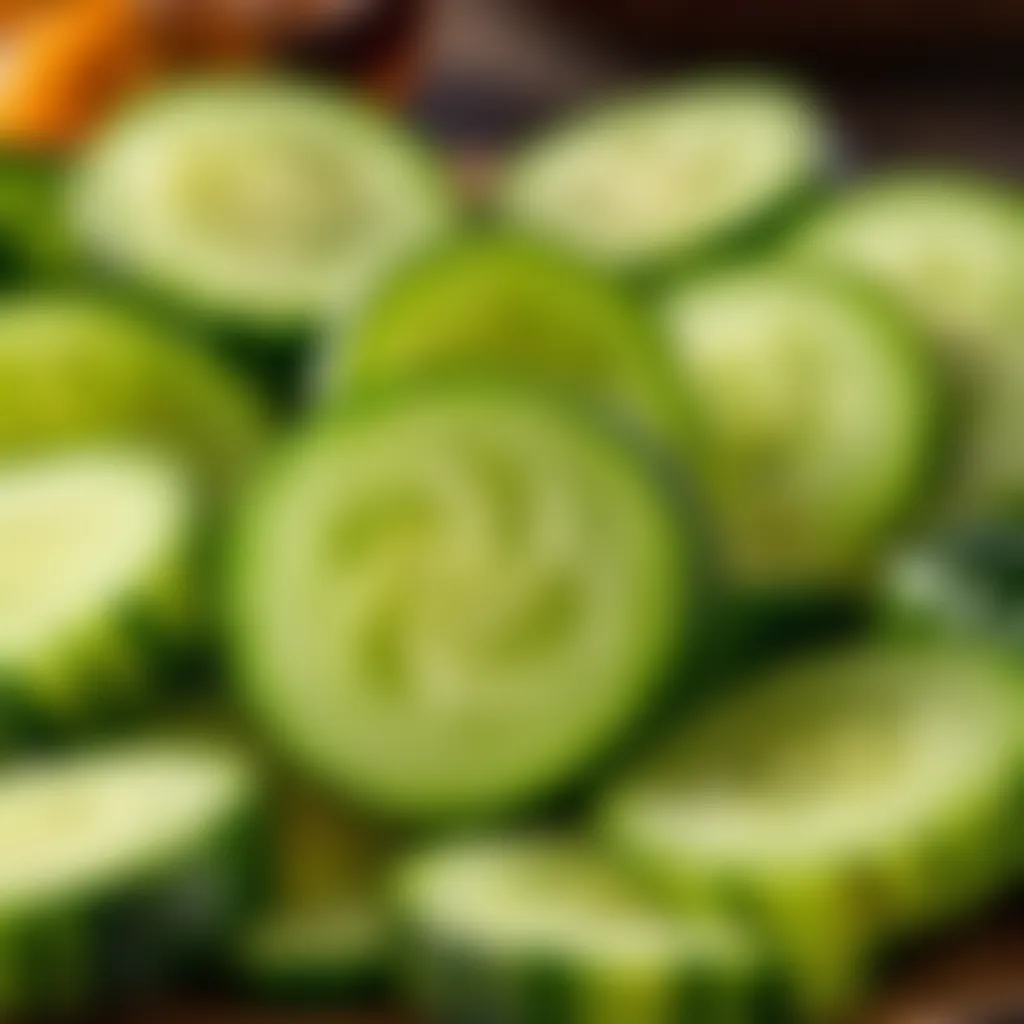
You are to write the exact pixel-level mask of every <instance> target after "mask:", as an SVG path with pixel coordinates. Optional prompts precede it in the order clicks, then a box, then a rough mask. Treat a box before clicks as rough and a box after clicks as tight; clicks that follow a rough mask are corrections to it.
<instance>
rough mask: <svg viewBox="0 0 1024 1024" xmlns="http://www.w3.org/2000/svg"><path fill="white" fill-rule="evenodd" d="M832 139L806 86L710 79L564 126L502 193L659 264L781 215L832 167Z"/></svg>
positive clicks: (643, 262) (519, 217)
mask: <svg viewBox="0 0 1024 1024" xmlns="http://www.w3.org/2000/svg"><path fill="white" fill-rule="evenodd" d="M829 150H830V145H829V143H828V140H827V132H826V130H825V128H824V126H823V125H822V123H821V120H820V118H819V116H818V114H817V113H816V112H815V110H814V108H813V103H812V102H811V100H810V99H809V97H807V96H806V95H805V94H804V93H803V92H801V91H800V90H799V89H797V88H795V87H793V86H790V85H788V84H785V83H782V82H779V81H770V80H767V79H754V78H726V77H722V78H710V79H699V80H696V81H690V82H685V83H682V84H680V85H678V86H676V87H674V88H669V89H664V90H661V91H657V92H653V93H650V94H647V95H641V96H637V97H634V98H632V99H627V100H622V101H618V102H615V103H613V104H611V105H609V106H606V107H603V108H600V109H598V110H596V111H594V112H593V113H591V114H590V115H588V116H585V117H583V118H580V119H577V120H575V121H573V122H570V123H569V124H567V125H566V126H564V127H562V128H560V129H559V128H556V129H555V130H554V131H552V132H551V133H550V134H549V135H548V136H547V137H546V138H542V139H541V140H540V141H539V142H537V143H536V144H535V145H534V146H533V147H532V148H529V149H527V151H526V152H525V154H523V155H522V156H521V157H520V158H519V159H517V160H513V162H512V165H511V168H510V170H509V172H508V175H507V177H506V180H505V182H504V186H503V189H502V192H501V196H500V201H501V205H502V209H503V212H504V214H505V215H506V217H508V218H509V219H510V220H512V221H514V222H516V223H518V224H521V225H523V226H524V227H526V228H528V229H530V230H533V231H536V232H538V233H540V234H541V235H543V236H545V237H547V238H550V239H552V240H554V241H557V242H559V243H561V244H562V245H564V246H566V247H567V248H569V249H572V250H574V251H575V252H577V253H580V254H582V255H583V256H585V257H587V258H588V259H591V260H593V261H595V262H597V263H600V264H602V265H603V266H606V267H609V268H612V269H613V270H616V271H622V272H627V273H630V274H638V273H640V274H649V273H651V272H655V271H657V270H658V269H659V268H662V267H664V266H665V265H666V264H669V263H673V262H676V261H683V262H687V263H690V262H692V261H694V260H695V259H697V258H703V257H704V256H706V255H707V254H708V253H709V252H710V251H712V250H715V249H717V248H720V247H722V246H723V245H725V244H726V243H734V242H736V241H738V240H739V239H740V238H741V237H742V236H743V235H752V234H753V233H755V231H756V229H759V228H763V227H766V226H767V225H768V223H769V222H770V221H772V220H775V219H776V218H780V217H781V216H782V215H783V214H784V212H785V211H786V210H787V209H788V208H791V207H792V206H793V205H795V204H796V202H797V201H798V200H799V199H801V198H802V197H804V196H805V195H807V194H808V193H809V192H811V191H812V190H813V189H814V188H815V186H816V185H818V183H819V182H820V181H821V180H822V179H823V178H824V176H825V174H826V172H827V166H828V163H829V161H830V152H829Z"/></svg>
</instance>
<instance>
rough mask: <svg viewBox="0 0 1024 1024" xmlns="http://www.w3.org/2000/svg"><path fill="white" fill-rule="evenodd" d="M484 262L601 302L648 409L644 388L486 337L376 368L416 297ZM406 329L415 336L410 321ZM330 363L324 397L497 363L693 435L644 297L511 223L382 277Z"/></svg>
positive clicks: (339, 338) (668, 430)
mask: <svg viewBox="0 0 1024 1024" xmlns="http://www.w3.org/2000/svg"><path fill="white" fill-rule="evenodd" d="M480 261H482V262H484V263H485V264H489V265H490V266H492V267H493V268H494V271H495V274H496V276H497V275H500V274H502V273H503V272H504V273H507V274H508V276H509V277H510V279H511V281H512V284H513V286H514V285H515V280H516V277H517V276H518V277H520V278H521V279H523V280H526V281H527V282H528V281H529V280H530V279H531V278H540V277H545V278H546V279H548V280H554V281H558V280H562V279H564V280H565V282H566V288H567V290H568V298H569V299H570V300H571V301H572V303H573V304H574V305H576V306H580V305H583V304H587V305H590V306H593V307H594V308H595V309H596V308H599V307H603V308H604V310H605V313H606V315H607V319H608V320H610V321H612V322H613V323H614V324H615V325H616V328H617V329H618V331H619V333H620V335H621V339H622V344H620V345H618V346H617V350H616V352H615V353H614V355H615V356H619V354H620V353H621V357H622V358H624V359H628V360H629V361H630V362H631V363H632V364H633V369H632V372H631V376H632V377H633V380H632V381H631V384H632V385H638V387H637V388H636V390H637V391H639V389H640V387H642V389H643V391H644V395H643V396H642V399H641V401H642V404H643V406H644V407H643V408H642V409H641V408H632V409H631V408H630V406H633V405H639V404H640V402H638V398H640V396H638V395H637V394H633V395H631V396H628V397H627V396H625V395H622V396H616V395H613V394H605V393H604V392H606V391H607V390H608V388H607V385H602V384H601V383H597V384H596V385H590V384H588V383H587V381H586V379H585V378H586V374H584V373H581V374H579V377H578V379H577V377H576V375H574V374H573V373H572V371H571V370H566V369H565V368H564V367H563V366H559V367H554V366H545V365H542V363H543V357H541V358H539V359H538V358H537V357H536V356H531V357H530V358H529V360H524V359H522V358H520V357H511V356H507V355H505V354H504V353H502V354H499V355H498V356H495V355H494V354H493V353H491V352H489V351H488V349H487V340H486V338H484V339H482V344H481V346H480V352H479V354H475V353H474V354H472V355H466V354H465V353H463V354H462V355H461V357H460V358H459V359H458V360H457V362H455V363H453V362H452V361H451V359H450V357H448V354H447V353H445V352H442V354H441V356H440V360H439V361H438V362H437V363H436V365H431V362H430V360H429V359H428V360H424V358H423V356H422V354H421V353H418V352H415V351H414V352H413V363H412V365H411V366H409V367H396V366H395V365H394V364H395V362H396V358H395V356H394V355H392V356H391V358H390V364H391V365H388V364H387V363H385V365H384V366H383V367H381V366H379V365H377V363H376V362H375V356H376V353H375V348H376V347H377V346H378V345H379V344H380V343H381V342H382V341H387V340H389V339H390V338H393V337H394V336H395V335H398V336H399V337H400V336H401V335H402V331H403V329H402V327H401V324H402V322H403V321H402V315H403V312H402V311H403V307H404V306H406V305H410V304H412V305H413V308H415V303H416V302H417V301H420V302H422V301H423V296H424V294H426V295H427V296H429V293H430V285H431V283H432V282H433V281H440V282H442V283H444V284H448V286H449V288H450V283H449V282H450V281H451V280H454V279H457V277H458V275H459V273H460V272H462V268H465V271H464V272H466V273H468V275H469V277H470V279H471V280H472V277H473V274H474V272H475V270H476V264H477V262H480ZM477 272H478V271H477ZM581 300H582V301H581ZM587 312H589V309H588V310H587ZM567 319H568V318H567ZM396 325H397V326H396ZM414 331H415V329H413V332H412V333H413V334H414ZM406 332H407V333H409V332H408V328H406ZM627 341H628V344H627V343H626V342H627ZM394 347H395V346H394V344H393V345H392V348H393V349H394ZM399 351H400V350H399ZM324 369H325V373H324V375H323V376H324V378H325V379H324V380H323V381H321V384H320V388H319V390H321V391H322V392H323V393H324V397H325V399H326V400H327V401H331V400H332V399H336V398H341V397H342V396H343V395H344V394H345V393H346V392H347V391H349V390H360V389H364V388H368V387H372V386H379V385H380V384H381V383H384V384H387V383H389V382H391V381H392V380H394V379H395V378H403V377H417V376H418V377H426V376H431V375H433V374H439V375H440V374H443V373H445V372H451V371H452V370H453V369H454V370H456V371H459V370H461V371H464V372H465V371H472V370H474V369H477V370H480V371H481V372H483V371H486V370H491V371H494V370H500V371H501V372H503V373H509V374H516V375H522V376H523V377H532V376H537V377H539V378H541V379H548V378H550V379H551V382H552V383H553V384H555V385H559V384H561V385H564V386H566V387H567V388H570V389H571V388H573V387H576V386H578V387H579V389H580V391H581V392H582V393H583V394H584V395H587V394H591V393H592V397H594V398H596V399H598V400H601V399H607V400H608V404H609V405H611V406H612V407H619V406H621V411H622V412H623V413H624V414H625V415H627V416H631V418H633V419H636V420H637V421H638V422H639V423H640V424H641V426H643V427H645V428H653V429H652V432H653V433H656V434H658V435H664V440H666V441H668V443H669V445H670V446H671V447H675V446H677V445H680V444H682V443H683V442H686V441H688V439H689V434H690V433H691V428H690V424H689V422H688V418H689V410H688V408H686V405H685V403H679V402H678V394H677V393H676V390H675V389H673V388H672V387H671V386H670V384H669V381H670V379H671V366H670V365H669V364H668V357H667V353H666V351H665V344H664V339H663V338H662V336H661V332H660V331H659V329H658V325H657V324H656V322H655V319H654V317H653V316H651V315H650V313H649V311H648V309H647V306H646V304H644V303H642V302H639V301H634V298H633V296H632V295H630V294H629V293H628V291H626V290H619V287H618V284H617V283H616V282H615V281H614V280H613V279H611V278H610V277H609V275H608V274H607V273H606V272H604V271H602V270H599V269H593V268H591V267H590V266H588V265H587V264H585V263H584V262H582V261H580V260H578V259H576V258H573V257H572V256H571V255H569V254H565V253H563V252H561V251H560V250H559V249H557V248H555V247H552V246H549V245H547V244H545V243H543V242H540V241H537V240H535V239H533V238H531V237H529V236H528V235H525V234H523V233H521V232H517V231H513V230H511V229H508V228H495V227H493V226H492V227H488V228H486V229H480V228H476V229H475V230H467V231H464V232H462V233H461V234H458V235H455V236H453V237H451V238H448V239H445V240H443V241H442V242H441V243H439V244H438V245H437V246H435V247H433V248H432V249H429V250H428V251H426V252H425V253H423V254H420V255H419V256H418V257H416V258H414V259H412V260H410V261H408V262H407V263H406V265H405V267H404V268H403V270H402V271H401V272H400V273H399V274H398V276H397V277H396V278H394V279H393V280H391V281H388V282H385V283H384V285H383V286H382V287H381V288H380V289H378V291H377V293H376V295H375V296H373V297H371V299H370V300H369V301H368V302H367V303H365V304H364V306H363V308H362V309H361V310H360V311H359V313H358V314H357V315H356V316H355V317H354V318H353V320H352V322H351V323H350V324H349V325H348V330H344V329H342V330H340V331H337V332H335V336H333V337H332V339H331V344H329V345H328V346H327V349H326V359H325V360H324ZM648 406H649V408H648Z"/></svg>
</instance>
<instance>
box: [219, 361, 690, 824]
mask: <svg viewBox="0 0 1024 1024" xmlns="http://www.w3.org/2000/svg"><path fill="white" fill-rule="evenodd" d="M687 522H688V520H687V517H686V516H685V515H684V516H683V517H682V520H680V516H679V509H678V508H677V507H676V505H675V504H674V503H673V502H672V501H670V500H668V499H667V497H666V495H665V494H664V492H663V489H662V488H661V487H660V486H659V483H658V482H657V481H656V480H655V479H654V478H653V477H652V476H651V475H650V474H649V473H648V472H647V471H646V469H645V468H644V467H643V466H642V464H641V463H640V462H639V461H638V460H637V459H636V458H635V456H634V452H633V451H631V450H629V449H627V447H626V446H624V445H622V444H620V443H617V441H616V439H615V438H614V436H613V435H612V434H610V433H608V432H605V431H603V430H602V429H599V427H598V425H597V424H595V423H593V422H592V421H591V419H590V418H589V417H586V416H584V415H582V414H581V413H577V412H576V411H575V410H573V409H568V408H565V407H564V406H563V404H562V402H561V401H560V399H559V398H556V396H555V395H554V394H553V393H552V394H548V393H544V392H537V391H534V390H530V389H527V388H524V387H521V386H513V385H512V384H510V383H509V382H504V381H498V380H487V379H484V378H481V377H474V378H471V379H467V378H458V379H448V380H446V381H443V382H442V381H435V382H432V383H431V385H430V386H422V385H421V386H418V387H406V388H399V389H397V390H395V391H393V392H390V393H389V394H388V395H386V396H380V397H379V398H376V399H374V400H371V401H370V402H368V403H365V404H364V405H360V406H356V407H355V408H351V409H343V410H342V411H341V412H340V414H339V415H337V416H335V417H333V418H329V419H327V420H326V421H325V422H323V423H321V425H320V426H319V427H315V428H314V429H313V430H312V431H311V432H310V433H308V434H306V435H304V436H302V437H300V438H299V439H298V440H297V441H296V442H295V443H294V444H293V445H292V446H291V448H290V449H289V450H288V451H287V452H286V454H284V455H283V457H282V458H281V460H280V461H279V462H278V464H277V465H276V468H275V469H273V470H272V471H271V472H270V473H269V474H268V475H267V476H266V477H265V478H264V480H263V482H262V486H260V487H258V488H257V491H256V494H255V495H254V501H252V502H251V503H250V507H249V509H248V511H247V514H246V515H245V516H244V517H243V521H242V524H241V529H240V532H239V536H238V537H237V539H236V545H235V551H234V556H233V559H232V563H233V571H232V572H231V585H230V607H231V613H232V614H231V618H232V625H233V628H232V634H233V640H234V644H233V646H234V649H235V652H236V658H237V661H238V667H239V670H240V672H239V675H240V677H241V679H242V680H243V686H242V694H243V697H244V699H245V700H246V701H247V702H248V703H249V704H250V705H251V706H252V707H253V709H254V710H255V713H256V715H257V717H258V718H259V720H260V721H262V723H263V725H264V727H265V729H266V731H267V732H268V734H269V735H271V736H273V737H274V738H275V739H276V740H277V741H278V743H279V745H280V746H281V747H282V749H284V750H286V751H288V752H289V753H290V754H291V755H292V757H293V758H294V759H295V760H296V762H297V764H299V765H300V766H304V768H305V770H306V772H307V773H308V774H309V775H310V776H311V777H313V778H315V779H318V780H320V781H321V782H322V784H324V785H325V786H327V787H328V788H335V789H337V790H340V791H343V792H345V793H351V794H353V795H355V796H356V797H357V798H360V799H361V800H362V801H363V802H365V803H367V804H368V805H370V806H372V807H374V808H375V809H377V810H379V811H383V812H386V813H390V814H394V815H396V816H405V817H413V818H430V817H435V818H436V817H443V816H458V815H463V814H469V813H473V812H476V813H484V812H488V811H491V812H497V811H500V810H503V809H508V808H509V807H510V806H511V805H518V804H520V803H522V802H524V801H528V800H531V799H542V798H543V797H545V796H546V795H548V794H549V793H551V792H552V791H554V790H557V789H560V788H561V787H562V786H563V785H565V784H567V783H568V782H570V781H571V780H573V779H574V778H575V777H576V776H578V775H579V774H580V773H581V772H583V771H584V770H586V769H587V768H589V767H591V766H592V765H593V763H594V762H595V761H596V760H598V759H599V758H600V757H601V756H602V755H603V754H605V753H606V752H608V751H609V748H610V747H612V746H613V745H615V744H617V743H619V742H620V740H621V739H622V737H623V735H624V733H627V732H629V730H630V729H631V728H632V727H633V726H634V725H635V724H636V720H637V718H638V717H639V716H641V715H642V714H643V713H644V712H646V711H647V710H648V709H649V707H650V704H651V702H652V700H653V699H654V698H655V696H656V694H657V693H659V692H660V691H661V689H662V684H663V683H665V682H666V680H667V677H668V676H669V675H670V674H671V675H677V674H679V673H680V672H681V671H682V669H681V667H680V657H682V659H683V660H684V661H685V658H686V656H687V655H689V654H691V653H692V651H693V649H694V647H695V641H696V639H697V637H698V635H699V632H698V630H697V628H696V625H697V619H698V616H699V615H702V614H703V610H704V592H705V591H704V589H703V588H702V585H703V583H704V580H703V578H702V576H701V573H700V571H699V563H698V560H697V559H698V557H699V556H698V553H697V551H695V550H694V548H695V545H694V542H693V538H692V536H691V535H690V533H689V531H688V530H687Z"/></svg>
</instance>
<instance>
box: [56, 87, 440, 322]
mask: <svg viewBox="0 0 1024 1024" xmlns="http://www.w3.org/2000/svg"><path fill="white" fill-rule="evenodd" d="M72 205H73V212H74V219H75V225H76V230H77V232H78V234H79V236H80V239H81V243H82V245H83V247H84V249H85V250H86V251H87V252H88V253H89V254H91V255H92V257H93V258H94V259H95V260H96V261H97V262H98V263H99V264H100V265H101V266H104V267H108V268H110V269H112V270H113V271H115V272H116V273H118V274H120V275H122V276H124V277H126V278H128V279H129V280H131V281H134V282H136V283H137V284H138V285H140V286H141V287H142V288H143V289H145V290H146V291H149V292H153V293H156V294H157V295H159V296H162V297H163V298H164V299H165V300H167V301H169V302H170V303H171V304H172V305H175V306H177V307H178V308H180V309H182V310H184V311H185V312H191V313H194V314H198V315H199V316H200V317H201V318H203V319H205V320H210V321H213V322H215V323H218V324H223V325H224V326H226V327H234V328H237V329H239V330H240V331H241V332H242V333H245V332H246V331H248V332H250V334H251V337H252V338H254V339H256V338H258V339H262V340H282V339H283V340H292V339H294V338H295V336H296V333H295V332H300V334H301V332H304V331H306V330H308V329H309V328H310V327H312V326H314V325H316V324H318V323H319V322H320V320H321V318H322V317H324V316H325V315H327V314H328V312H329V311H340V312H346V311H348V310H350V309H351V308H352V306H353V304H354V303H356V302H358V301H360V300H361V299H362V297H363V296H364V295H365V294H366V292H367V291H368V290H370V289H372V288H373V287H374V286H375V285H376V283H377V282H378V281H379V280H380V279H381V278H382V277H383V276H385V275H386V274H387V273H388V272H390V270H391V269H392V268H393V267H394V265H395V264H396V262H398V261H400V260H401V259H403V258H405V256H406V255H407V254H408V253H410V252H411V251H412V250H414V249H416V248H417V247H419V246H420V245H422V244H423V243H425V242H427V241H429V240H431V239H432V238H433V237H434V236H436V235H437V234H439V233H440V232H442V231H444V230H446V228H447V226H448V224H449V223H450V221H451V219H452V202H451V199H450V197H449V196H448V194H447V192H446V189H445V188H444V186H443V185H442V184H441V178H440V175H439V174H438V173H437V172H436V171H435V169H434V167H433V166H432V165H431V163H430V161H429V159H427V158H426V157H425V156H424V155H423V154H421V153H420V151H419V149H418V146H417V145H416V143H415V142H414V141H413V140H412V139H411V138H407V137H406V136H405V134H404V133H403V132H402V131H401V130H400V129H398V128H397V127H394V126H392V125H391V124H388V123H387V122H385V121H383V120H382V119H381V118H379V117H378V116H377V115H376V114H374V113H372V112H371V111H370V110H369V109H366V108H364V107H363V106H362V105H361V104H359V103H358V101H356V100H355V99H353V98H351V97H346V96H344V95H339V94H337V93H335V92H327V91H323V92H319V91H317V90H315V89H313V88H311V87H304V86H300V85H298V84H295V83H288V82H285V81H277V80H272V79H256V78H253V79H240V80H238V79H236V80H230V81H218V82H214V81H210V82H203V83H194V84H191V85H188V86H185V87H179V88H177V89H172V90H170V91H168V92H165V93H161V94H159V95H157V96H156V97H153V98H150V99H147V100H144V101H143V102H142V103H141V105H138V106H136V107H134V108H132V109H131V110H129V112H128V113H127V114H125V115H124V116H123V117H122V118H120V119H118V120H117V121H115V122H114V123H113V124H112V125H111V126H110V128H109V129H108V130H107V131H105V132H103V133H101V135H100V136H99V138H98V139H96V140H95V142H94V143H93V144H92V145H91V146H90V147H89V148H88V151H87V152H86V154H85V156H84V159H83V161H82V165H81V168H80V171H79V180H78V182H77V187H75V188H74V189H73V199H72Z"/></svg>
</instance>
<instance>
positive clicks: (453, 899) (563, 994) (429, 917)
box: [399, 837, 769, 1024]
mask: <svg viewBox="0 0 1024 1024" xmlns="http://www.w3.org/2000/svg"><path fill="white" fill-rule="evenodd" d="M399 902H400V907H401V912H402V915H403V917H404V919H405V922H406V924H405V930H406V932H407V933H408V946H409V952H408V960H409V972H408V973H409V984H410V987H411V988H412V989H413V991H414V994H415V995H416V996H417V998H418V1000H419V1001H420V1002H422V1003H423V1004H424V1005H425V1007H426V1008H427V1009H428V1011H429V1012H430V1013H431V1014H432V1016H431V1019H436V1020H446V1021H447V1020H450V1021H458V1022H469V1021H476V1020H495V1021H502V1022H508V1024H528V1022H529V1024H532V1022H534V1021H559V1022H564V1024H577V1022H580V1024H582V1022H593V1024H605V1022H609V1024H610V1022H613V1021H614V1022H618V1021H629V1022H630V1024H662V1022H664V1021H674V1020H680V1021H681V1020H701V1021H704V1020H707V1021H711V1020H721V1021H754V1020H761V1019H767V1015H766V1013H767V1006H766V1005H764V1004H765V1002H766V1000H765V997H766V995H767V994H768V991H769V987H768V985H767V984H766V982H767V977H768V976H767V972H766V971H765V970H764V962H763V961H762V960H761V957H760V954H759V950H758V949H757V947H756V945H755V944H754V941H753V940H752V939H751V938H750V937H749V936H748V935H747V933H746V932H744V931H741V930H739V929H738V928H736V927H733V926H732V925H731V924H729V923H728V922H727V921H726V920H724V919H722V918H716V917H712V916H710V915H702V916H693V917H680V916H673V915H672V914H670V913H667V912H665V911H664V910H659V909H658V908H656V907H655V906H652V905H651V903H650V902H649V901H647V900H646V899H645V898H644V897H643V895H642V894H641V893H639V892H637V891H636V890H635V889H634V888H633V887H632V886H631V885H630V884H629V883H628V882H627V881H625V880H624V879H622V878H621V877H620V876H619V875H618V873H617V872H616V871H615V870H613V869H612V868H611V867H610V866H609V865H607V864H606V863H604V862H603V861H602V860H601V858H600V857H598V856H597V855H596V854H594V853H593V852H592V851H589V850H587V849H585V848H583V847H582V846H581V845H579V844H577V843H574V842H572V841H568V840H561V839H553V838H548V837H541V838H537V837H528V838H524V837H512V838H505V839H501V840H494V839H492V840H487V841H476V842H465V843H463V844H462V845H461V846H456V847H454V848H449V849H444V850H442V851H440V852H433V853H430V854H426V855H421V856H420V857H419V858H418V859H414V861H413V862H412V864H411V865H410V867H409V868H408V869H407V870H406V872H405V873H404V874H403V875H402V877H401V878H400V882H399ZM762 1015H765V1016H764V1017H762Z"/></svg>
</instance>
